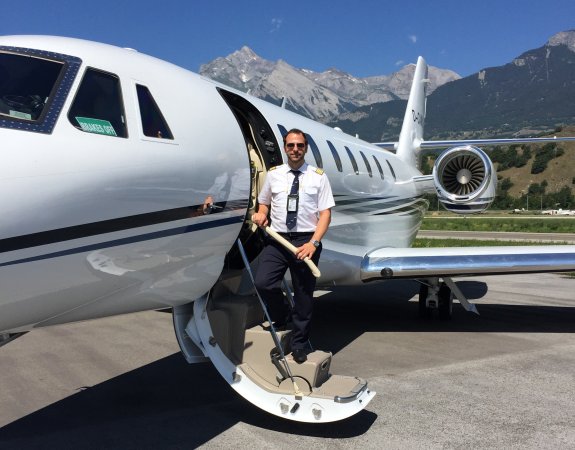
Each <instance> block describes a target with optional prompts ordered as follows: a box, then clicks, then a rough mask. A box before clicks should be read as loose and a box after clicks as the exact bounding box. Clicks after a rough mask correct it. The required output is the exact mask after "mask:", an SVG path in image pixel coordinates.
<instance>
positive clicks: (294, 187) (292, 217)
mask: <svg viewBox="0 0 575 450" xmlns="http://www.w3.org/2000/svg"><path fill="white" fill-rule="evenodd" d="M290 172H291V173H293V176H294V179H293V183H292V184H291V191H290V196H291V195H298V192H299V176H300V175H301V172H300V171H299V170H290ZM296 205H297V203H296ZM296 223H297V209H296V211H288V212H287V215H286V226H287V228H288V230H291V229H292V228H294V227H295V224H296Z"/></svg>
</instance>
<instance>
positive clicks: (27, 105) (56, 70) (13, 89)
mask: <svg viewBox="0 0 575 450" xmlns="http://www.w3.org/2000/svg"><path fill="white" fill-rule="evenodd" d="M63 68H64V63H63V62H59V61H51V60H48V59H43V58H34V57H30V56H29V55H18V54H14V53H4V52H0V116H1V118H2V119H7V118H10V119H12V120H16V121H24V122H36V121H38V120H40V118H41V117H42V113H43V112H44V111H45V109H46V104H47V103H48V100H50V98H51V96H52V95H53V94H54V91H55V89H54V87H55V86H56V83H57V81H58V78H59V76H60V74H61V73H62V71H63Z"/></svg>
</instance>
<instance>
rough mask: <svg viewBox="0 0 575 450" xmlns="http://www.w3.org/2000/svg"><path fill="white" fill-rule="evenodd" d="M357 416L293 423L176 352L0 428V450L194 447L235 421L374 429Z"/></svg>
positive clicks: (323, 433)
mask: <svg viewBox="0 0 575 450" xmlns="http://www.w3.org/2000/svg"><path fill="white" fill-rule="evenodd" d="M376 418H377V416H376V414H374V413H372V412H368V411H362V412H361V413H359V414H357V415H355V416H354V417H352V418H350V419H348V420H346V421H343V422H336V423H331V424H305V423H294V422H290V421H287V420H283V419H280V418H277V417H275V416H272V415H270V414H268V413H265V412H263V411H261V410H260V409H258V408H256V407H255V406H253V405H251V404H250V403H249V402H247V401H246V400H244V399H243V398H242V397H240V396H239V395H238V394H236V393H235V391H233V389H232V388H231V387H230V386H229V385H228V384H227V383H226V382H225V381H224V380H223V379H222V378H221V377H220V375H219V374H218V373H217V372H216V370H215V369H214V368H213V366H212V365H211V364H210V363H202V364H194V365H188V364H187V363H186V362H185V361H184V359H183V357H182V356H181V355H180V354H174V355H171V356H168V357H166V358H163V359H161V360H158V361H156V362H154V363H152V364H148V365H147V366H144V367H141V368H139V369H136V370H133V371H131V372H129V373H126V374H123V375H121V376H118V377H116V378H113V379H111V380H109V381H106V382H104V383H101V384H99V385H96V386H93V387H87V388H86V389H85V390H83V391H81V392H78V393H77V394H76V395H73V396H71V397H68V398H66V399H64V400H61V401H59V402H57V403H54V404H52V405H49V406H47V407H45V408H43V409H41V410H39V411H37V412H35V413H33V414H30V415H28V416H26V417H24V418H22V419H19V420H17V421H15V422H12V423H11V424H9V425H6V426H5V427H4V428H2V429H0V448H2V449H12V448H14V449H16V448H18V449H21V448H26V449H30V448H59V449H63V448H74V449H92V448H123V449H131V448H139V449H142V448H195V447H197V446H199V445H202V444H205V443H206V442H208V441H210V440H211V439H213V438H214V437H216V436H218V435H219V434H221V433H223V432H225V431H226V430H228V429H229V428H231V427H233V426H234V425H236V424H237V423H238V422H243V423H247V424H250V425H252V426H255V427H264V428H265V429H267V430H272V431H277V432H279V433H284V434H292V435H294V436H299V435H307V436H314V437H329V438H332V439H333V438H350V437H355V436H359V435H361V434H363V433H365V432H367V430H368V429H369V428H370V427H371V425H372V424H373V422H374V421H375V420H376Z"/></svg>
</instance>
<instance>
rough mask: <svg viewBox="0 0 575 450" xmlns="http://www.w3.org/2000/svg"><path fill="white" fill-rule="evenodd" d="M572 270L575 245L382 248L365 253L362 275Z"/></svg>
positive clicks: (386, 276) (366, 278) (374, 277)
mask: <svg viewBox="0 0 575 450" xmlns="http://www.w3.org/2000/svg"><path fill="white" fill-rule="evenodd" d="M570 271H575V246H574V245H542V246H517V247H497V246H494V247H450V248H401V249H400V248H380V249H376V250H373V251H371V252H369V253H367V254H366V255H365V257H364V258H363V261H362V263H361V274H360V277H361V280H362V281H364V282H367V281H375V280H382V279H392V278H428V277H456V276H473V275H504V274H513V273H541V272H570Z"/></svg>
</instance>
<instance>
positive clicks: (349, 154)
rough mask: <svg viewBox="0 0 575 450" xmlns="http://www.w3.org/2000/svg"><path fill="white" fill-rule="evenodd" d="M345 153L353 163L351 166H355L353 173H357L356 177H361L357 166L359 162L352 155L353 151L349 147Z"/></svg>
mask: <svg viewBox="0 0 575 450" xmlns="http://www.w3.org/2000/svg"><path fill="white" fill-rule="evenodd" d="M345 151H346V152H347V156H349V160H350V161H351V165H352V166H353V171H354V172H355V174H356V175H359V167H358V166H357V161H356V160H355V157H354V156H353V153H351V150H350V149H349V147H347V146H346V147H345Z"/></svg>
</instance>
